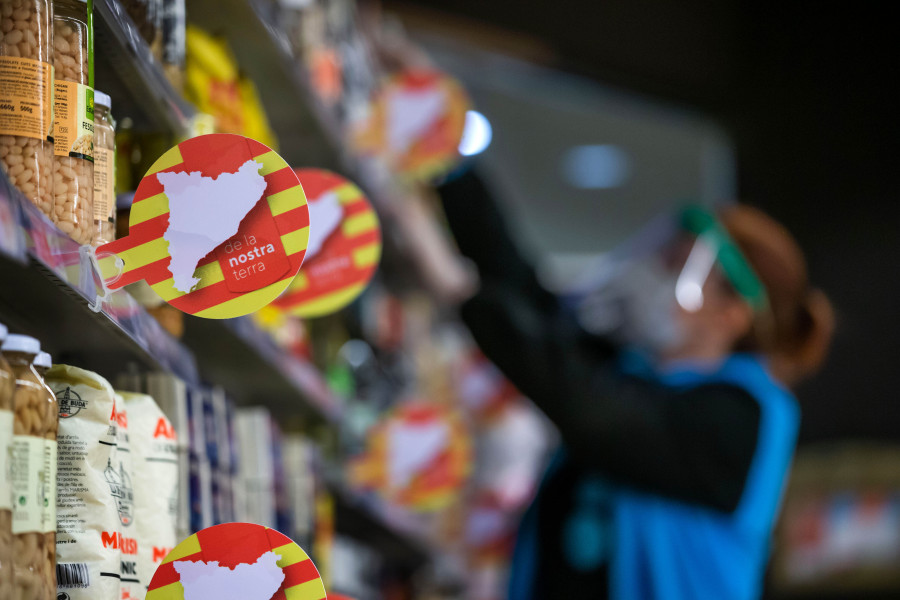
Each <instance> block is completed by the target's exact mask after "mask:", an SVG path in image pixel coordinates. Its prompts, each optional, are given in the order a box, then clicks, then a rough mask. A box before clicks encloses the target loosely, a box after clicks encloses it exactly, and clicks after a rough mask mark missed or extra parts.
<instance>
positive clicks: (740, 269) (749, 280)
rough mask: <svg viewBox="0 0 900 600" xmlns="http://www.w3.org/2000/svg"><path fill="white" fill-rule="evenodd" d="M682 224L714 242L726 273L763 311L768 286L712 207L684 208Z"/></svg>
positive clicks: (744, 297)
mask: <svg viewBox="0 0 900 600" xmlns="http://www.w3.org/2000/svg"><path fill="white" fill-rule="evenodd" d="M681 227H682V228H683V229H685V230H687V231H689V232H691V233H693V234H695V235H696V236H697V237H703V238H705V239H707V240H710V241H711V242H712V243H713V244H714V245H715V248H716V259H717V260H718V262H719V264H720V265H721V267H722V270H723V271H724V272H725V276H726V277H727V278H728V281H729V282H730V283H731V285H732V286H733V287H734V289H735V290H736V291H737V293H738V294H739V295H740V296H741V297H742V298H743V299H744V300H746V301H747V303H748V304H750V306H751V307H752V308H753V310H755V311H760V310H763V309H764V308H766V307H767V306H768V304H769V299H768V296H767V294H766V288H765V286H764V285H763V283H762V281H760V279H759V277H758V276H757V275H756V271H754V270H753V267H752V266H750V263H749V262H748V261H747V259H746V258H745V257H744V253H743V252H741V250H740V248H738V245H737V244H736V243H735V242H734V240H733V239H732V238H731V236H730V235H729V234H728V231H726V229H725V227H724V226H723V225H722V224H721V223H720V222H719V220H718V219H717V218H716V216H715V215H714V214H713V213H712V212H711V211H709V210H708V209H706V208H703V207H700V206H688V207H686V208H684V209H683V210H682V212H681Z"/></svg>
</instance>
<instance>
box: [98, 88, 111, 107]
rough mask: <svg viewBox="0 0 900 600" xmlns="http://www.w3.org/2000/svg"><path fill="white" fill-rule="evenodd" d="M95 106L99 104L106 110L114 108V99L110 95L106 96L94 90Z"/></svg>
mask: <svg viewBox="0 0 900 600" xmlns="http://www.w3.org/2000/svg"><path fill="white" fill-rule="evenodd" d="M94 104H99V105H100V106H105V107H106V108H112V99H111V98H110V97H109V95H108V94H104V93H103V92H101V91H100V90H94Z"/></svg>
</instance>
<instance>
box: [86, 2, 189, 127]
mask: <svg viewBox="0 0 900 600" xmlns="http://www.w3.org/2000/svg"><path fill="white" fill-rule="evenodd" d="M94 11H95V19H94V44H95V48H96V50H95V52H94V57H95V61H94V70H95V76H94V80H95V84H96V86H97V89H99V90H101V91H103V92H105V93H106V94H108V95H110V96H111V97H112V98H114V99H115V106H114V110H115V114H117V115H127V116H129V117H130V118H131V119H132V120H133V121H134V126H135V128H136V129H138V130H145V131H165V132H168V133H171V134H173V135H176V136H181V135H185V134H187V132H188V131H189V127H190V123H191V119H192V118H193V116H194V115H195V114H196V110H195V109H194V107H193V106H191V105H190V103H189V102H187V101H186V100H184V99H183V98H182V97H181V95H180V94H179V93H178V92H177V91H176V90H175V89H174V88H173V87H172V84H171V83H169V80H168V79H167V78H166V76H165V74H164V72H163V67H162V65H161V64H160V63H159V62H158V61H157V60H156V58H154V56H153V52H152V51H151V50H150V46H149V45H148V44H147V42H145V41H144V39H143V38H142V37H141V34H140V32H139V31H138V28H137V26H136V25H135V24H134V21H132V19H131V17H130V16H129V15H128V13H127V12H126V11H125V8H124V7H123V4H122V3H120V2H116V1H115V0H96V1H95V2H94Z"/></svg>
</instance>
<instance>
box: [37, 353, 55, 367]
mask: <svg viewBox="0 0 900 600" xmlns="http://www.w3.org/2000/svg"><path fill="white" fill-rule="evenodd" d="M34 366H36V367H41V368H44V369H49V368H50V367H52V366H53V359H52V358H51V357H50V355H49V354H47V353H46V352H39V353H38V355H37V358H35V359H34Z"/></svg>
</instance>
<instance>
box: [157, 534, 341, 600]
mask: <svg viewBox="0 0 900 600" xmlns="http://www.w3.org/2000/svg"><path fill="white" fill-rule="evenodd" d="M221 590H227V593H224V594H223V593H222V592H221ZM242 590H247V593H246V594H241V591H242ZM238 597H247V598H251V597H252V598H271V599H272V600H325V597H326V595H325V585H324V583H322V578H321V577H320V576H319V571H318V570H317V569H316V566H315V565H314V564H313V562H312V560H311V559H310V558H309V556H307V554H306V552H304V551H303V549H302V548H301V547H300V546H298V545H297V544H295V543H294V542H293V541H291V539H290V538H289V537H287V536H286V535H284V534H283V533H280V532H278V531H276V530H274V529H269V528H268V527H263V526H262V525H254V524H252V523H225V524H223V525H215V526H213V527H208V528H206V529H204V530H203V531H200V532H198V533H195V534H194V535H192V536H191V537H189V538H187V539H186V540H184V541H183V542H181V543H180V544H178V545H177V546H175V548H174V549H173V550H172V551H171V552H169V554H168V555H167V556H166V558H165V559H164V560H163V562H162V563H161V564H160V566H159V568H157V570H156V573H154V575H153V579H151V580H150V585H149V587H148V588H147V600H197V599H200V598H238Z"/></svg>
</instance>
